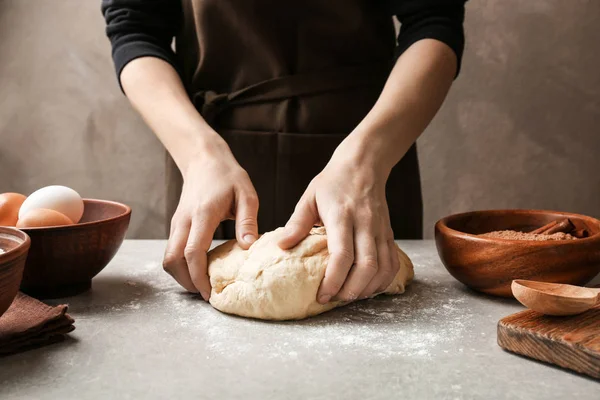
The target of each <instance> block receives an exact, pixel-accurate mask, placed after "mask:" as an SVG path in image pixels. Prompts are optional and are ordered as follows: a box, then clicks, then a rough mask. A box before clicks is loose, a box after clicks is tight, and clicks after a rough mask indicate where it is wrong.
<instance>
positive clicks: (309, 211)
mask: <svg viewBox="0 0 600 400" xmlns="http://www.w3.org/2000/svg"><path fill="white" fill-rule="evenodd" d="M317 222H319V214H318V213H317V211H316V208H315V207H314V206H312V205H311V202H310V201H308V200H304V199H300V201H299V202H298V204H297V205H296V209H295V210H294V214H292V217H291V218H290V220H289V221H288V223H287V224H285V231H284V233H283V236H282V237H281V239H279V242H278V244H279V247H281V248H282V249H284V250H286V249H291V248H292V247H294V246H296V245H297V244H298V243H300V241H301V240H302V239H304V238H305V237H307V236H308V234H309V233H310V230H311V229H312V227H313V226H314V224H316V223H317Z"/></svg>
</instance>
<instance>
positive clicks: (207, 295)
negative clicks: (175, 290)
mask: <svg viewBox="0 0 600 400" xmlns="http://www.w3.org/2000/svg"><path fill="white" fill-rule="evenodd" d="M200 294H201V295H202V298H203V299H204V300H205V301H208V299H209V297H210V293H208V292H205V291H204V290H203V291H201V292H200Z"/></svg>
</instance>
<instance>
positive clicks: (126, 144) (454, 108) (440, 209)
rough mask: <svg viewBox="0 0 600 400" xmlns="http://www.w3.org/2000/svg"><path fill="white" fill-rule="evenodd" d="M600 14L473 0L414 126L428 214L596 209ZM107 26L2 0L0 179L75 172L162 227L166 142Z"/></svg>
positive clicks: (24, 188) (28, 182)
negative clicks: (149, 119) (443, 84)
mask: <svg viewBox="0 0 600 400" xmlns="http://www.w3.org/2000/svg"><path fill="white" fill-rule="evenodd" d="M599 18H600V2H598V1H588V0H572V1H564V0H528V1H520V0H488V1H485V2H484V1H476V0H471V1H470V4H468V11H467V23H466V30H467V35H468V45H467V51H466V54H465V58H464V63H463V70H462V74H461V76H460V78H459V79H458V80H457V82H456V84H455V86H454V88H453V89H452V92H451V94H450V97H449V99H448V100H447V102H446V104H445V105H444V107H443V109H442V111H441V112H440V114H439V115H438V116H437V117H436V119H435V121H434V122H433V124H432V125H431V126H430V127H429V129H428V130H427V132H426V133H425V134H424V136H423V137H422V138H421V139H420V155H421V164H422V173H423V178H422V179H423V184H424V185H423V187H424V195H425V222H426V224H427V225H429V226H432V224H433V222H435V220H436V219H437V218H439V217H441V216H444V215H446V214H449V213H454V212H459V211H466V210H469V209H481V208H501V207H510V208H512V207H532V208H553V209H560V210H567V211H574V212H581V213H586V214H591V215H595V216H600V174H599V173H598V171H599V170H600V157H598V156H597V153H598V151H599V150H600V132H599V128H598V127H599V126H600V74H599V73H598V72H597V71H598V70H600V54H599V52H598V51H597V47H598V44H597V39H598V37H600V25H598V24H597V23H596V24H594V21H595V20H596V21H597V20H598V19H599ZM103 29H104V26H103V21H102V18H101V16H100V13H99V1H93V0H88V1H81V0H56V1H50V0H0V192H4V191H9V190H10V191H19V192H23V193H29V192H31V191H32V190H34V189H36V188H38V187H40V186H44V185H48V184H53V183H61V184H65V185H69V186H72V187H73V188H75V189H77V190H78V191H80V192H81V193H82V194H83V195H84V196H87V197H99V198H108V199H114V200H118V201H123V202H126V203H128V204H130V205H131V206H132V207H133V208H134V215H133V221H132V227H131V230H130V232H129V237H140V238H156V237H163V235H164V224H165V223H166V218H165V215H164V209H165V186H164V179H165V177H164V155H163V151H162V148H161V145H160V143H159V142H158V141H157V140H156V139H155V138H154V137H153V135H152V134H151V133H150V132H149V131H148V129H147V128H146V127H145V125H144V124H143V122H142V121H141V119H140V118H139V117H137V116H136V114H135V113H134V112H133V110H132V109H131V107H130V106H129V105H128V103H127V101H126V100H125V99H124V98H123V97H122V95H121V94H120V92H119V90H118V88H117V86H116V83H115V78H114V76H113V70H112V65H111V61H110V49H109V45H108V42H107V41H106V39H105V37H104V33H103ZM431 231H432V229H430V228H429V229H428V230H427V234H428V235H429V236H431Z"/></svg>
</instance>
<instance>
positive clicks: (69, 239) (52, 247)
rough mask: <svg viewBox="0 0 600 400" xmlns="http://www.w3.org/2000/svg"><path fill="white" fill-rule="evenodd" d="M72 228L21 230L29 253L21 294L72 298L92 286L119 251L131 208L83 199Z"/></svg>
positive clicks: (114, 203) (127, 225) (46, 297)
mask: <svg viewBox="0 0 600 400" xmlns="http://www.w3.org/2000/svg"><path fill="white" fill-rule="evenodd" d="M84 204H85V209H84V212H83V217H82V218H81V221H80V222H79V223H78V224H76V225H69V226H56V227H49V228H24V229H22V230H23V231H24V232H26V233H27V234H28V235H29V236H30V237H31V249H30V250H29V257H28V258H27V264H26V265H25V271H24V273H23V282H22V283H21V290H22V291H23V292H25V293H27V294H29V295H31V296H33V297H37V298H39V299H48V298H57V297H67V296H74V295H76V294H79V293H82V292H85V291H86V290H88V289H89V288H90V287H91V286H92V278H93V277H94V276H96V275H97V274H98V273H99V272H100V271H102V269H103V268H104V267H106V265H107V264H108V263H109V262H110V260H112V258H113V257H114V255H115V254H116V253H117V250H119V247H121V244H122V243H123V239H124V238H125V233H126V232H127V228H128V227H129V219H130V217H131V208H129V207H128V206H126V205H125V204H121V203H116V202H113V201H107V200H91V199H84Z"/></svg>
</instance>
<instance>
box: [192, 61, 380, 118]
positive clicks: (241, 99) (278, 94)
mask: <svg viewBox="0 0 600 400" xmlns="http://www.w3.org/2000/svg"><path fill="white" fill-rule="evenodd" d="M390 70H391V65H390V64H388V63H378V64H367V65H359V66H352V67H347V68H343V69H340V68H335V69H331V70H327V71H316V72H311V73H305V74H296V75H288V76H283V77H279V78H274V79H268V80H266V81H262V82H259V83H256V84H253V85H250V86H247V87H245V88H243V89H240V90H238V91H236V92H233V93H216V92H214V91H211V90H203V91H199V92H197V93H195V94H194V96H193V102H194V105H195V106H196V108H197V109H199V110H200V113H201V114H202V116H203V117H204V119H205V120H206V121H207V122H208V123H209V124H210V123H211V122H213V121H214V120H215V118H216V116H217V115H218V114H219V113H221V112H222V111H224V110H226V109H227V108H230V107H235V106H240V105H246V104H258V103H267V102H275V101H281V100H285V99H288V98H290V97H298V96H312V95H317V94H320V93H327V92H332V91H337V90H342V89H348V88H352V87H358V86H365V85H372V84H381V82H383V81H384V80H385V79H386V78H387V77H388V76H389V73H390Z"/></svg>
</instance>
